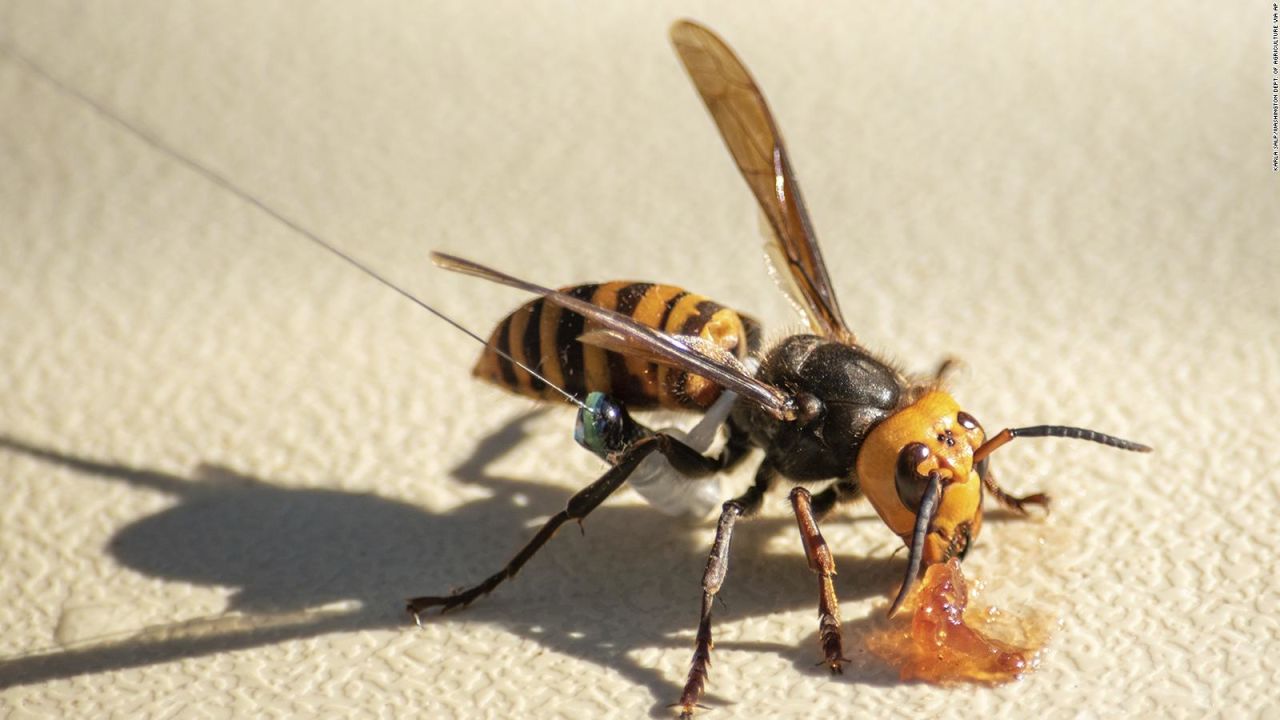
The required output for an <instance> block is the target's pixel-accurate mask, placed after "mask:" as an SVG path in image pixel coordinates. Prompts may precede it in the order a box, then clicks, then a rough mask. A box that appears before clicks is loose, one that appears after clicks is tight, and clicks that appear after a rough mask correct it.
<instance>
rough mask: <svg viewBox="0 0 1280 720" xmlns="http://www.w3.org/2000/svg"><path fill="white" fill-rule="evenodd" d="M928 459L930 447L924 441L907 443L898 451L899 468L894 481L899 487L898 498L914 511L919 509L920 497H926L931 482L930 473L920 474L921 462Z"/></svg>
mask: <svg viewBox="0 0 1280 720" xmlns="http://www.w3.org/2000/svg"><path fill="white" fill-rule="evenodd" d="M928 459H929V448H928V446H926V445H925V444H924V443H918V442H913V443H907V445H905V446H904V447H903V448H902V450H901V451H899V452H898V469H897V472H896V473H895V475H894V478H893V481H894V485H895V486H897V489H898V498H899V499H900V500H902V504H903V505H906V506H907V507H908V508H910V509H911V510H912V511H915V510H917V509H919V507H920V499H921V498H922V497H924V489H925V486H926V485H928V483H929V475H928V474H927V473H926V474H924V475H921V474H920V464H921V463H923V462H924V461H925V460H928Z"/></svg>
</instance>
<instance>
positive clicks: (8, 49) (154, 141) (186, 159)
mask: <svg viewBox="0 0 1280 720" xmlns="http://www.w3.org/2000/svg"><path fill="white" fill-rule="evenodd" d="M0 52H3V53H5V54H6V55H8V56H9V57H11V58H12V59H13V60H14V61H15V62H17V63H18V64H19V65H21V66H23V67H24V68H26V69H27V70H28V71H29V72H31V73H33V74H34V75H36V76H37V77H39V78H41V79H43V80H44V81H45V82H46V83H48V84H49V85H52V86H53V87H54V88H55V89H57V90H58V91H60V92H62V93H63V94H64V95H68V96H70V97H71V98H74V99H75V100H78V101H80V102H81V103H83V104H85V105H87V106H88V107H89V108H91V109H92V110H93V111H94V112H96V113H97V114H98V115H99V116H100V117H102V118H104V119H106V120H108V121H110V122H111V123H112V124H114V125H116V126H117V127H119V128H121V129H123V130H125V131H126V132H128V133H129V134H130V135H133V136H134V137H136V138H137V139H139V140H141V141H142V142H144V143H146V144H147V145H150V146H151V147H152V148H153V149H155V150H158V151H159V152H161V153H162V154H164V155H165V156H167V157H169V158H170V159H172V160H176V161H177V162H178V163H180V164H182V165H185V166H186V167H187V169H189V170H191V171H193V172H195V173H196V174H197V175H201V176H203V177H204V178H205V179H206V180H208V181H209V182H211V183H213V184H214V185H216V186H218V187H220V188H222V189H223V190H225V191H227V192H229V193H231V194H232V195H234V196H236V197H238V198H240V199H241V200H243V201H244V202H246V203H248V204H250V205H252V206H253V207H256V208H257V209H258V210H260V211H262V212H263V213H266V214H267V215H268V216H270V217H272V218H274V219H275V220H276V221H277V222H279V223H280V224H282V225H284V226H285V227H287V228H289V229H290V230H292V231H294V232H295V233H297V234H298V235H301V236H302V237H304V238H306V239H307V240H310V241H311V242H313V243H315V244H316V245H319V246H320V247H322V248H324V249H325V250H328V251H329V252H331V253H333V254H334V255H337V256H338V257H339V258H341V259H343V260H345V261H347V263H349V264H351V265H353V266H355V267H356V268H357V269H358V270H360V271H361V272H363V273H364V274H365V275H368V276H369V277H371V278H373V279H374V280H377V281H378V282H380V283H382V284H383V285H385V286H387V287H389V288H391V289H392V290H395V291H396V292H398V293H400V294H401V295H403V296H404V297H406V298H408V299H409V300H410V301H412V302H413V303H414V304H415V305H417V306H418V307H420V308H423V309H424V310H426V311H427V312H429V313H431V314H432V315H435V316H436V317H438V318H440V319H441V320H443V321H445V322H447V323H449V324H450V325H452V326H453V327H455V328H457V329H458V330H460V331H462V332H463V333H464V334H466V335H467V336H469V337H471V338H472V339H474V340H475V341H476V342H478V343H480V344H481V345H484V346H485V347H487V348H490V349H491V350H493V351H494V352H495V353H497V354H498V355H501V356H502V357H503V358H505V359H507V360H510V361H511V362H512V363H513V364H515V365H516V366H518V367H519V368H520V369H522V370H524V371H525V372H527V373H529V374H530V375H533V376H534V377H536V378H538V379H539V380H541V381H542V382H544V383H546V384H547V385H548V386H549V387H553V388H555V389H556V392H558V393H560V394H561V395H563V396H564V397H565V399H566V400H568V401H569V402H571V403H573V404H574V405H577V406H578V407H579V408H581V409H582V410H585V411H586V412H591V408H589V407H587V406H586V404H585V403H583V402H582V401H581V400H579V399H578V398H576V397H574V396H573V395H572V394H570V393H569V392H568V391H566V390H565V389H564V388H562V387H560V386H559V385H556V384H555V383H553V382H551V381H550V380H548V379H547V378H546V377H545V376H543V375H542V374H541V373H539V372H538V371H537V370H534V369H533V368H531V367H529V366H528V365H526V364H524V363H522V362H520V361H519V360H517V359H515V358H514V357H512V356H511V355H510V354H509V353H507V352H504V351H503V350H501V349H499V348H497V347H493V346H491V345H489V343H488V341H486V340H485V339H484V338H482V337H480V336H479V335H477V334H475V333H474V332H471V330H469V329H467V328H466V327H464V326H463V325H462V324H461V323H459V322H458V321H456V320H454V319H453V318H451V317H449V316H448V315H445V314H444V313H442V312H440V311H439V310H437V309H435V308H434V307H432V306H430V305H428V304H427V303H426V301H424V300H420V299H419V298H418V297H417V296H416V295H414V294H413V293H411V292H409V291H408V290H405V289H404V288H402V287H400V286H399V285H396V284H395V283H393V282H391V281H390V280H388V279H387V278H385V277H383V276H382V275H380V274H379V273H378V272H377V271H376V270H374V269H373V268H371V267H369V266H368V265H365V264H364V263H363V262H361V261H359V260H357V259H355V258H354V257H352V256H350V255H348V254H347V253H345V252H343V251H342V250H340V249H339V248H338V247H337V246H336V245H333V244H332V243H330V242H329V241H327V240H325V239H324V238H321V237H320V236H319V235H317V234H316V233H314V232H312V231H311V230H309V229H307V228H306V227H305V226H303V225H302V224H301V223H299V222H297V221H295V220H293V219H292V218H290V217H288V216H287V215H285V214H284V213H282V212H280V211H279V210H276V209H275V208H273V207H271V206H270V205H268V204H266V203H265V202H263V201H262V200H259V199H258V198H257V197H255V196H254V195H252V194H250V193H249V191H247V190H243V189H241V188H240V187H239V186H238V185H236V184H235V183H234V182H232V181H231V180H230V179H229V178H227V177H226V176H225V175H222V174H221V173H219V172H218V171H217V170H214V169H213V168H211V167H209V166H207V165H204V164H202V163H200V162H199V161H198V160H196V159H194V158H192V157H190V156H188V155H185V154H183V153H182V152H181V151H179V150H178V149H177V148H175V147H173V146H172V145H169V144H168V143H166V142H165V141H164V140H161V139H160V138H159V137H157V136H156V135H154V134H152V133H151V132H149V131H147V130H146V129H144V128H142V127H141V126H138V125H135V124H133V123H131V122H129V121H128V120H126V119H124V117H122V116H121V115H118V114H117V113H116V112H115V111H113V110H112V109H110V108H108V107H107V106H106V105H103V104H102V103H100V102H98V101H97V100H95V99H93V98H92V97H89V96H88V95H86V94H85V93H84V92H82V91H80V90H79V89H78V88H76V87H73V86H72V85H70V84H68V83H66V82H64V81H62V80H61V79H59V78H58V77H56V76H55V75H54V74H53V73H51V72H49V71H48V70H46V69H45V68H44V66H43V65H41V64H40V63H38V62H36V61H35V60H32V59H31V58H30V57H29V56H27V55H26V54H25V53H23V52H22V51H20V50H18V49H17V48H16V47H14V46H13V45H12V44H11V43H10V42H9V41H8V38H5V37H4V36H2V35H0Z"/></svg>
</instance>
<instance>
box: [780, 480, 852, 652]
mask: <svg viewBox="0 0 1280 720" xmlns="http://www.w3.org/2000/svg"><path fill="white" fill-rule="evenodd" d="M791 508H792V509H793V510H794V511H795V513H796V524H797V525H799V527H800V539H801V540H802V541H803V543H804V555H805V557H806V558H807V559H808V560H809V569H810V570H812V571H814V572H815V573H817V574H818V642H819V643H821V645H822V654H823V657H824V660H823V662H824V663H825V664H826V666H827V667H828V668H830V669H831V672H832V673H833V674H834V673H842V672H844V663H847V662H849V659H848V658H846V657H845V656H844V648H843V646H842V642H841V638H840V603H839V601H838V600H837V599H836V590H835V585H834V584H833V583H832V581H831V578H833V577H835V574H836V562H835V559H834V558H833V557H831V549H830V548H828V547H827V541H826V540H824V539H823V538H822V531H820V530H819V529H818V520H817V518H816V517H814V512H813V504H812V498H811V497H810V495H809V491H808V490H806V489H804V488H802V487H798V488H796V489H794V490H792V491H791Z"/></svg>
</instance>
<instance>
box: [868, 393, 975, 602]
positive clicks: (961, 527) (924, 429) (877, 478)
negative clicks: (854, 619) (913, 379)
mask: <svg viewBox="0 0 1280 720" xmlns="http://www.w3.org/2000/svg"><path fill="white" fill-rule="evenodd" d="M985 440H986V434H985V433H984V432H983V430H982V426H981V425H979V424H978V422H977V421H976V420H974V419H973V417H972V416H971V415H969V414H968V413H966V412H964V411H963V410H961V409H960V406H959V404H958V403H956V401H955V399H954V398H952V397H951V395H949V394H948V393H946V392H943V391H941V390H931V391H929V392H926V393H925V394H924V395H922V396H921V397H920V398H919V399H918V400H916V401H915V402H914V403H912V404H910V405H908V406H906V407H905V408H903V409H901V410H899V411H897V412H896V413H894V414H893V415H890V416H889V417H888V418H886V419H885V420H884V421H882V422H881V423H880V424H878V425H876V427H875V428H874V429H872V431H871V433H870V434H869V435H867V438H866V440H865V441H864V442H863V445H862V448H861V450H860V451H859V453H858V462H857V471H858V479H859V481H860V482H861V485H862V491H863V493H865V494H866V496H867V499H868V500H870V501H871V505H872V506H873V507H874V508H875V509H876V512H877V513H879V514H880V518H881V519H882V520H884V522H885V524H886V525H888V526H889V528H890V529H891V530H893V531H894V532H895V533H897V534H898V536H899V537H901V538H902V540H903V542H904V543H906V545H907V547H908V548H909V549H910V551H911V553H910V562H909V565H910V567H909V569H908V572H909V575H908V581H907V582H906V583H904V590H903V593H902V594H901V595H900V597H899V599H898V601H895V603H894V607H893V609H891V610H890V612H891V613H892V612H893V610H896V609H897V606H898V604H899V603H900V602H901V600H902V599H903V598H904V597H905V591H906V586H907V585H909V584H910V581H911V580H913V579H914V578H915V576H916V574H918V572H919V570H920V568H921V567H922V566H928V565H932V564H934V563H938V562H946V561H947V560H949V559H950V558H952V557H955V556H963V554H964V553H965V551H966V550H968V548H969V543H970V542H972V540H973V538H975V537H976V536H977V534H978V529H979V528H980V527H981V525H982V478H981V476H980V473H979V468H978V467H977V463H975V462H974V452H975V451H976V450H977V449H978V448H979V447H981V446H982V444H983V442H984V441H985Z"/></svg>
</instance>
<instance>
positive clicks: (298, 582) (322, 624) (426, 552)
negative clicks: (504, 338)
mask: <svg viewBox="0 0 1280 720" xmlns="http://www.w3.org/2000/svg"><path fill="white" fill-rule="evenodd" d="M541 412H543V411H542V410H536V411H533V412H526V413H523V414H521V415H518V416H516V417H514V418H513V419H512V420H511V421H510V422H509V423H507V424H506V425H505V426H503V427H501V428H500V429H498V430H497V431H495V432H494V433H493V434H491V435H490V436H488V437H486V438H484V439H482V440H481V441H480V442H479V443H478V444H477V445H476V448H475V450H474V451H473V453H472V454H471V456H470V457H469V458H468V459H467V460H465V461H464V462H463V463H462V464H461V465H459V466H458V467H457V468H455V469H454V471H453V475H454V477H455V478H456V479H458V480H460V481H462V482H466V483H472V484H476V485H479V486H482V487H485V488H487V489H489V490H490V491H492V493H493V495H492V496H491V497H489V498H485V499H481V500H475V501H471V502H468V503H466V504H464V505H462V506H461V507H458V508H456V509H454V510H451V511H449V512H446V513H432V512H430V511H428V510H426V509H424V508H422V507H419V506H415V505H410V504H408V503H403V502H399V501H396V500H392V499H388V498H384V497H379V496H378V495H375V494H371V493H363V494H362V493H351V492H343V491H335V490H321V489H315V488H305V489H302V488H296V487H285V486H282V485H279V484H275V483H272V482H270V481H268V480H264V479H261V478H255V477H250V476H247V475H244V474H242V473H238V472H236V471H234V470H232V469H229V468H226V467H222V466H218V465H208V464H206V465H200V466H198V467H197V468H196V469H195V470H194V472H193V473H192V474H191V476H190V477H183V476H180V475H172V474H168V473H164V472H159V471H156V470H151V469H146V468H137V467H130V466H127V465H121V464H115V463H110V462H103V461H99V460H93V459H89V458H85V457H80V456H76V455H73V454H69V453H65V452H61V451H57V450H52V449H48V448H42V447H38V446H35V445H32V444H30V443H26V442H23V441H22V440H18V439H15V438H11V437H6V436H2V435H0V449H2V450H6V451H9V452H12V453H15V454H20V455H26V456H28V457H32V458H36V459H39V460H43V461H45V462H48V463H50V464H54V465H59V466H62V467H65V468H69V469H71V470H74V471H77V472H79V473H83V474H85V475H88V476H91V477H95V478H98V479H100V480H105V481H109V482H121V483H125V484H127V485H130V486H132V487H135V488H143V489H147V490H151V491H154V492H157V493H161V494H164V495H166V496H169V497H171V498H173V499H174V501H175V502H174V504H173V505H172V506H171V507H169V508H166V509H164V510H161V511H159V512H156V513H154V514H152V515H149V516H147V517H144V518H141V519H139V520H136V521H134V522H132V523H130V524H129V525H127V526H125V527H123V528H121V529H120V530H119V531H117V532H116V533H115V535H114V536H113V537H112V538H111V540H110V541H109V543H108V545H107V548H106V549H107V550H108V552H109V553H110V554H111V555H112V556H113V557H114V558H115V560H116V561H118V562H119V563H121V564H122V565H124V566H126V567H128V568H131V569H133V570H135V571H137V572H140V573H143V574H145V575H148V576H151V577H155V578H160V579H164V580H170V581H174V582H183V583H193V584H198V585H213V586H219V587H234V588H237V589H236V591H235V592H234V593H233V594H232V596H231V597H230V599H229V601H228V607H227V610H228V613H227V614H225V615H220V616H218V617H216V618H212V619H198V620H192V621H186V622H179V623H172V624H166V625H161V626H156V627H149V628H144V629H142V630H140V631H138V632H136V633H130V634H128V635H127V636H124V637H113V638H110V639H106V640H102V641H90V642H88V643H85V644H81V645H77V646H73V647H70V648H66V649H60V650H53V651H49V652H40V653H33V654H30V655H27V656H21V657H17V658H13V659H9V660H0V688H5V687H10V686H14V685H26V684H32V683H38V682H43V681H46V680H52V679H59V678H67V677H74V676H77V675H84V674H92V673H98V672H105V671H110V670H116V669H122V668H128V667H138V666H146V665H152V664H159V663H165V662H172V661H174V660H179V659H182V658H188V657H197V656H202V655H208V654H213V653H218V652H224V651H229V650H237V649H244V648H250V647H258V646H263V645H270V644H275V643H279V642H284V641H288V640H292V639H299V638H307V637H314V636H319V635H323V634H327V633H344V632H352V631H359V630H369V629H402V630H403V631H404V632H413V628H412V625H411V622H410V620H409V619H408V617H407V616H406V615H405V613H404V606H403V601H402V598H404V597H406V596H408V595H410V594H412V593H413V592H418V591H424V590H425V591H435V590H440V589H447V588H448V587H449V584H450V583H451V582H458V581H460V580H463V581H466V580H470V579H472V578H477V577H481V576H483V575H485V574H487V573H488V572H490V571H492V570H493V569H494V568H496V567H498V566H499V565H500V564H501V563H502V562H504V561H505V560H506V558H507V557H508V555H509V554H510V553H511V552H513V551H514V549H515V548H516V547H518V545H519V544H520V543H522V542H523V541H524V540H525V539H526V536H527V535H528V534H529V533H530V532H531V531H530V530H529V529H528V527H529V526H530V525H531V524H532V523H535V522H536V521H538V520H539V519H540V518H543V517H545V516H547V515H549V514H551V513H553V512H555V511H557V510H559V509H560V508H561V507H563V505H564V502H565V500H566V499H567V496H566V491H565V490H564V489H563V487H559V486H550V485H546V484H544V483H543V482H541V479H540V478H515V477H506V476H501V475H495V474H493V473H491V472H490V471H489V466H490V465H491V464H492V463H493V462H494V461H496V460H497V459H499V458H500V457H502V456H503V455H505V454H506V453H508V452H510V451H511V450H512V449H513V448H516V447H518V446H519V444H520V440H521V439H522V438H523V437H524V436H525V435H526V434H527V432H528V426H529V424H530V421H531V420H532V419H533V418H535V417H536V416H537V415H539V414H540V413H541ZM516 498H519V499H520V500H521V501H520V502H516V501H515V499H516ZM833 520H834V518H833ZM585 530H586V535H585V538H581V537H577V536H578V532H577V531H576V528H574V527H572V526H570V527H568V528H566V531H565V532H562V533H561V534H560V535H561V536H560V537H558V538H556V540H555V541H553V542H552V543H551V544H550V545H549V546H548V547H547V548H546V549H545V550H544V551H543V553H541V554H540V555H539V557H538V558H537V559H536V560H535V561H534V562H533V563H531V564H530V566H529V567H527V568H526V569H525V570H524V572H522V573H521V574H520V576H519V577H518V578H517V580H516V581H515V582H514V583H512V584H511V585H510V586H504V587H503V588H501V589H500V590H499V592H497V593H495V594H494V595H493V596H491V597H488V598H485V599H484V600H482V601H481V602H478V603H477V604H476V605H475V606H473V607H472V608H469V609H467V610H465V611H462V612H457V613H451V614H449V615H447V616H445V617H444V618H439V617H437V616H436V615H435V614H434V613H433V614H432V615H431V616H430V617H429V618H427V619H425V620H424V622H449V623H458V622H467V623H472V622H479V623H486V624H494V625H498V626H500V627H503V628H504V629H506V630H508V631H510V632H512V633H515V634H517V635H520V636H522V637H526V638H529V639H532V640H533V641H535V642H537V643H539V644H540V645H543V646H545V647H547V648H549V649H551V650H554V651H556V652H560V653H565V654H567V655H570V656H575V657H579V658H581V659H584V660H586V661H588V662H592V663H596V664H599V665H602V666H605V667H609V668H611V669H613V670H615V671H618V672H620V673H622V674H623V675H624V676H626V677H627V678H628V679H629V680H631V681H632V682H634V683H636V684H638V685H642V686H644V687H646V688H648V689H649V690H650V691H651V693H652V695H653V697H654V698H655V705H654V713H655V715H662V716H666V715H668V714H669V712H670V711H669V709H668V708H667V707H666V703H667V702H670V698H672V697H674V695H675V694H676V693H678V692H679V686H677V685H676V684H673V683H672V682H670V681H668V680H667V679H665V678H663V677H662V676H661V674H659V673H658V672H656V671H654V670H652V669H650V668H646V667H643V666H642V665H640V664H639V663H637V662H636V661H635V660H633V659H632V658H630V657H629V656H628V655H629V653H631V652H632V651H635V650H639V649H643V648H652V647H654V646H655V645H660V646H670V647H679V648H681V649H682V650H683V649H686V648H687V647H688V646H689V645H690V643H691V642H692V640H691V637H688V636H689V635H690V634H691V632H692V629H693V628H694V627H695V626H696V623H697V615H698V608H697V598H698V595H699V578H700V577H701V572H702V566H703V564H704V563H705V562H706V548H707V546H708V544H709V541H710V538H711V534H712V533H713V532H714V528H712V527H710V525H709V524H708V523H703V524H698V525H695V524H691V523H689V522H687V521H683V520H680V519H675V518H668V517H666V516H663V515H661V514H659V513H657V512H655V511H653V510H650V509H649V508H647V507H642V506H636V505H623V506H611V505H608V504H606V505H605V506H604V507H602V508H600V509H599V510H598V511H597V512H596V513H594V514H593V515H592V516H591V517H590V518H588V519H587V522H586V525H585ZM787 531H791V532H794V520H792V519H790V518H789V517H787V516H785V515H783V516H772V517H763V518H760V519H758V520H755V521H753V522H750V523H745V524H744V525H743V526H742V527H741V528H740V530H739V534H737V535H735V545H734V567H733V572H732V573H731V576H730V578H729V582H728V584H727V585H726V591H725V593H724V599H725V602H724V607H722V608H721V609H720V610H719V611H718V612H717V616H718V617H719V618H721V619H722V621H732V620H736V619H741V618H743V617H755V616H763V615H767V614H769V613H773V612H778V611H784V610H794V609H797V608H809V607H812V606H813V603H814V601H815V597H816V595H815V584H814V577H815V576H814V575H813V574H812V573H811V572H810V571H809V569H808V567H807V566H806V564H805V562H804V559H803V556H802V555H801V549H800V544H799V540H798V539H797V540H796V542H795V546H796V547H795V552H794V553H779V552H777V551H776V550H772V549H770V548H769V547H768V546H769V545H770V542H771V541H772V540H773V539H774V537H775V536H777V535H778V534H779V533H780V532H787ZM837 561H838V564H839V567H840V570H841V577H842V578H854V579H855V580H854V581H851V582H845V583H842V584H841V585H842V586H841V588H840V592H841V596H842V597H843V598H847V599H858V598H865V597H868V596H870V595H873V594H877V593H880V592H883V591H884V589H885V588H886V587H889V586H890V585H891V584H892V582H893V578H895V577H896V576H897V575H900V574H901V568H900V566H901V563H902V562H903V561H902V559H901V558H888V557H885V558H874V559H869V558H865V557H859V556H856V555H851V556H839V557H838V558H837ZM353 601H354V602H353ZM337 605H340V606H341V607H342V608H343V609H340V610H332V609H328V608H332V607H335V606H337ZM601 618H603V620H601ZM858 625H859V623H855V624H854V625H853V626H851V629H853V628H856V627H857V626H858ZM855 634H856V631H855ZM850 639H851V640H852V641H853V642H855V643H856V642H857V638H856V637H851V638H850ZM808 640H813V638H809V639H808ZM718 647H721V648H722V649H734V648H740V649H750V650H767V651H770V652H776V653H778V654H780V655H782V656H784V657H788V658H793V659H794V660H795V662H796V664H797V667H802V668H805V671H806V672H812V673H814V674H815V675H817V674H825V671H824V670H822V668H814V667H812V663H813V662H815V661H816V659H817V656H816V654H815V653H816V652H817V650H816V648H817V643H816V640H813V641H812V642H805V643H797V644H790V643H788V644H785V645H782V644H771V643H749V642H743V643H734V642H730V641H724V640H722V641H721V643H720V644H719V645H718ZM851 647H858V645H856V644H855V645H851ZM444 661H445V660H444V658H443V656H442V659H441V662H444ZM846 672H847V673H850V672H851V674H852V678H851V679H852V680H853V681H855V682H864V683H872V684H883V683H890V682H893V680H892V677H891V673H889V671H887V670H886V668H884V667H881V666H877V665H874V664H865V665H864V664H862V663H855V666H854V667H851V668H848V669H847V670H846ZM886 673H889V674H886ZM712 699H716V698H714V697H713V698H712ZM721 700H722V699H716V701H717V702H720V701H721Z"/></svg>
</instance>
